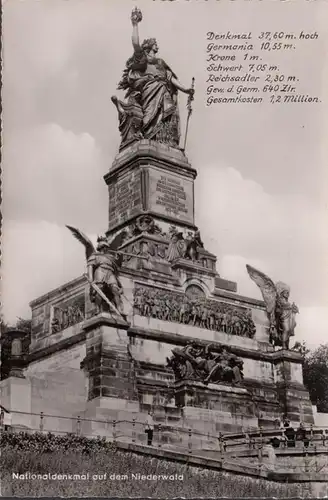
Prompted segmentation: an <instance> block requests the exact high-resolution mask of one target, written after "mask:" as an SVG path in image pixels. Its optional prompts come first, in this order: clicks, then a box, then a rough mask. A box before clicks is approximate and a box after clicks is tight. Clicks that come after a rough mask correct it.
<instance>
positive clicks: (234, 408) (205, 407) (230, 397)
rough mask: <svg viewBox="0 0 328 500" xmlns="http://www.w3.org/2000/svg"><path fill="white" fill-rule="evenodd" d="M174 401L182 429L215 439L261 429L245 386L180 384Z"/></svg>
mask: <svg viewBox="0 0 328 500" xmlns="http://www.w3.org/2000/svg"><path fill="white" fill-rule="evenodd" d="M175 400H176V405H177V406H179V407H182V411H183V426H184V427H187V428H192V429H195V430H198V431H199V432H201V433H205V434H208V433H209V434H211V435H213V436H216V435H218V434H219V432H235V431H236V432H238V431H241V430H242V429H243V428H248V429H250V428H256V427H257V426H258V418H257V416H256V408H255V405H254V403H253V402H252V396H251V394H250V393H249V392H248V390H247V389H245V388H243V387H238V386H229V385H224V384H221V385H220V384H208V385H204V384H203V383H202V382H195V381H181V382H178V383H176V384H175Z"/></svg>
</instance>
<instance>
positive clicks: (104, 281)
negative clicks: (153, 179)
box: [66, 226, 126, 319]
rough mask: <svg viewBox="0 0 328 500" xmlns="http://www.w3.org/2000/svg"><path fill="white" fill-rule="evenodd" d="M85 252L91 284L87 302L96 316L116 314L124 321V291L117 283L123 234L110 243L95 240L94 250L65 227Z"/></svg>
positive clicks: (105, 240)
mask: <svg viewBox="0 0 328 500" xmlns="http://www.w3.org/2000/svg"><path fill="white" fill-rule="evenodd" d="M66 227H67V228H68V229H69V230H70V231H71V232H72V234H73V236H74V237H75V238H76V239H77V240H78V241H80V243H82V244H83V245H84V247H85V250H86V260H87V273H88V279H89V283H90V299H91V301H92V302H93V303H94V304H95V305H96V306H97V310H98V312H113V311H114V312H116V313H118V314H119V315H121V316H122V317H123V318H124V319H125V318H126V316H125V314H124V309H123V301H122V295H123V287H122V284H121V282H120V279H119V269H120V267H121V264H122V255H121V254H120V253H119V252H118V251H117V248H118V247H119V246H120V245H121V244H122V241H123V238H124V237H125V233H123V232H122V233H119V234H118V235H117V236H116V237H115V238H114V239H113V240H112V241H111V242H110V243H109V242H108V241H107V238H105V237H100V238H98V245H97V249H95V248H94V246H93V243H92V242H91V241H90V239H89V238H88V237H87V236H86V235H85V234H83V233H82V232H81V231H80V230H79V229H76V228H74V227H72V226H66Z"/></svg>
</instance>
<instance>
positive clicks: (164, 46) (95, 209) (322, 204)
mask: <svg viewBox="0 0 328 500" xmlns="http://www.w3.org/2000/svg"><path fill="white" fill-rule="evenodd" d="M136 5H137V6H138V7H139V8H140V9H141V10H142V12H143V20H142V22H141V23H140V25H139V29H140V34H141V38H142V39H143V38H150V37H156V39H157V41H158V45H159V50H160V52H159V55H160V56H161V57H162V58H163V59H164V60H165V61H166V62H167V63H168V64H169V65H170V67H171V68H172V69H173V71H174V72H175V73H176V74H177V75H178V78H179V80H180V81H181V82H182V83H183V84H184V85H185V86H189V85H190V82H191V78H192V77H195V82H196V83H195V89H196V92H195V101H194V103H193V114H192V117H191V121H190V126H189V135H188V143H187V151H186V153H187V156H188V158H189V160H190V162H191V163H192V165H193V167H194V168H196V169H197V171H198V177H197V180H196V184H195V195H196V224H197V226H198V227H199V228H200V230H201V234H202V238H203V240H204V242H205V246H206V247H207V249H208V250H209V251H211V252H213V253H215V254H216V255H217V257H218V263H217V268H218V272H219V274H220V275H221V276H222V277H224V278H227V279H230V280H235V281H237V282H238V291H239V292H240V293H242V294H245V295H249V296H250V297H254V298H261V295H260V291H259V290H258V289H257V287H256V285H255V284H254V283H253V282H252V281H251V280H250V279H249V277H248V275H247V273H246V269H245V264H246V263H249V264H251V265H254V266H255V267H257V268H258V269H260V270H262V271H263V272H265V273H266V274H267V275H269V276H270V277H271V278H272V279H273V280H274V281H279V280H282V281H285V282H286V283H288V284H289V285H290V286H291V299H292V300H293V301H295V303H297V305H298V306H299V309H300V315H299V316H298V318H297V322H298V327H297V330H296V339H297V340H306V341H307V342H308V344H309V345H311V346H316V345H319V344H320V343H323V342H326V341H327V334H328V330H327V324H328V304H327V297H328V293H327V292H328V233H327V230H326V228H327V199H328V198H327V194H328V183H327V160H328V153H327V132H328V95H327V89H328V64H327V53H328V32H327V28H326V27H327V26H328V3H327V2H325V1H324V0H318V1H316V2H308V1H306V0H299V1H298V2H296V1H294V0H289V1H288V2H283V1H270V2H269V1H268V2H260V1H259V0H252V1H246V0H236V1H232V0H231V1H229V0H222V1H220V2H218V1H215V0H212V1H205V0H193V1H187V0H176V1H174V2H169V1H152V2H150V1H149V0H140V1H138V2H137V3H136V2H134V1H133V0H110V1H108V0H56V1H55V0H42V1H38V0H24V2H22V1H21V0H7V1H5V2H4V3H3V95H2V97H3V123H4V130H3V144H4V145H3V169H4V171H3V186H4V193H3V197H4V200H3V216H4V226H3V239H2V251H3V267H2V303H3V308H2V313H3V315H4V317H5V319H6V320H7V321H10V322H15V320H16V319H17V317H29V316H30V308H29V302H30V301H31V300H32V299H35V298H36V297H38V296H40V295H42V294H44V293H46V292H48V291H49V290H51V289H53V288H55V287H57V286H60V285H61V284H63V283H65V282H67V281H69V280H71V279H74V278H75V277H77V276H80V275H81V274H82V273H83V271H84V252H83V250H82V248H81V247H80V245H79V244H78V243H77V242H76V241H75V240H74V239H73V238H72V236H71V234H69V232H68V231H67V229H66V228H65V224H71V225H73V226H76V227H79V228H80V229H81V230H83V231H84V232H85V233H87V234H88V235H89V236H91V237H92V238H95V237H96V235H97V234H102V233H103V232H104V231H105V230H106V224H107V213H108V196H107V188H106V185H105V183H104V181H103V175H104V174H106V172H108V170H109V168H110V166H111V163H112V162H113V160H114V157H115V155H116V154H117V152H118V146H119V143H120V137H119V132H118V128H117V112H116V109H115V107H114V106H113V104H112V102H111V99H110V98H111V96H112V95H118V96H119V97H121V98H122V97H123V95H122V94H121V93H120V91H117V90H116V89H117V84H118V82H119V80H120V78H121V75H122V70H123V69H124V65H125V62H126V60H127V59H128V58H129V57H130V56H131V55H132V46H131V22H130V13H131V10H132V8H134V7H135V6H136ZM228 30H229V31H231V32H249V31H252V32H253V33H257V34H258V33H259V32H261V31H272V32H274V31H279V32H280V31H282V30H284V31H285V32H295V33H299V32H300V31H302V30H303V31H308V32H313V31H317V32H318V33H319V38H318V39H317V40H313V41H312V40H311V41H304V40H303V41H301V40H299V41H298V42H297V47H296V49H295V50H294V51H293V52H292V53H288V51H286V52H280V53H279V54H278V55H277V54H275V57H276V59H275V61H276V62H278V63H279V65H280V67H281V68H283V69H282V71H285V74H286V75H287V74H291V75H293V74H295V75H297V77H298V79H299V82H300V83H299V86H300V89H301V91H302V92H304V93H307V94H311V95H317V96H318V97H319V98H320V99H321V102H320V103H318V104H289V105H287V104H285V105H272V104H270V103H264V104H261V105H250V104H238V105H236V104H234V105H232V104H221V105H218V104H217V105H211V106H206V88H207V84H206V79H207V71H206V67H207V65H208V64H207V63H206V47H207V43H208V41H207V40H206V33H207V32H208V31H213V32H217V33H223V32H226V31H228ZM270 57H273V56H272V54H271V55H270ZM270 57H269V56H268V62H273V61H274V59H270ZM179 102H180V109H181V120H182V123H183V124H185V119H186V96H185V95H181V96H180V97H179Z"/></svg>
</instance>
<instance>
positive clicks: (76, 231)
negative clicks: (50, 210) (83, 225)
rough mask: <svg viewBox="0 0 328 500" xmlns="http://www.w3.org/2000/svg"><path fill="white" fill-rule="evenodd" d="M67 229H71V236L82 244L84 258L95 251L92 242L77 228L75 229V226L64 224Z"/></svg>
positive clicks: (87, 257)
mask: <svg viewBox="0 0 328 500" xmlns="http://www.w3.org/2000/svg"><path fill="white" fill-rule="evenodd" d="M66 227H67V229H69V230H70V231H71V233H72V234H73V236H74V237H75V238H76V239H77V240H78V241H79V242H80V243H82V244H83V245H84V247H85V256H86V259H87V260H88V259H89V257H90V256H91V255H92V254H93V253H94V252H95V251H96V249H95V247H94V246H93V243H92V241H91V240H89V238H88V237H87V236H86V235H85V234H84V233H82V231H80V230H79V229H76V227H72V226H68V225H66Z"/></svg>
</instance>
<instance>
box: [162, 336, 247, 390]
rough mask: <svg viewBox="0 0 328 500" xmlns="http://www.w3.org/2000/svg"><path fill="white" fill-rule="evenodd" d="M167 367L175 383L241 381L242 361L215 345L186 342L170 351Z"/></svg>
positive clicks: (232, 382) (234, 382)
mask: <svg viewBox="0 0 328 500" xmlns="http://www.w3.org/2000/svg"><path fill="white" fill-rule="evenodd" d="M167 366H169V367H171V368H172V369H173V372H174V375H175V379H176V381H179V380H198V381H201V382H203V383H205V384H208V383H210V382H211V383H231V384H238V383H240V382H242V380H243V361H242V359H240V358H238V357H237V356H235V355H234V354H231V353H229V352H227V350H226V349H224V348H220V347H215V345H212V344H208V345H206V346H204V345H203V344H200V343H197V342H196V341H191V342H188V343H187V345H186V346H185V347H184V348H182V349H181V348H174V349H172V356H171V358H167Z"/></svg>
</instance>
